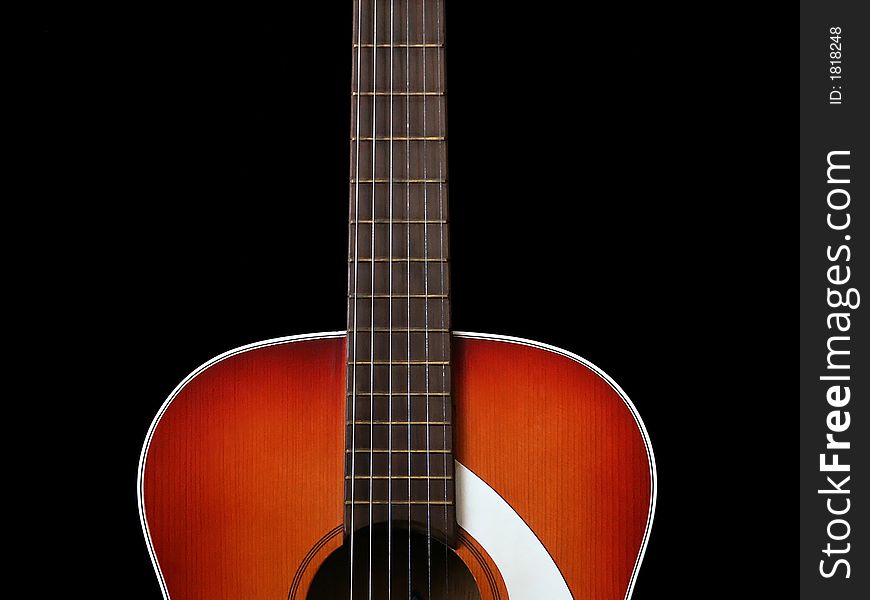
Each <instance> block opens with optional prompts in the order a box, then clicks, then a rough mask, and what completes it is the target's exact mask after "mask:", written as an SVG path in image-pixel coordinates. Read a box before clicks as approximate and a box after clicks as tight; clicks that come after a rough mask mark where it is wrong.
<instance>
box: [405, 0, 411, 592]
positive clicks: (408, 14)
mask: <svg viewBox="0 0 870 600" xmlns="http://www.w3.org/2000/svg"><path fill="white" fill-rule="evenodd" d="M410 43H411V3H410V2H408V3H406V5H405V92H406V93H410V91H411V69H410V64H411V46H410ZM408 98H410V96H405V174H406V176H407V177H406V178H407V179H408V180H409V181H410V180H411V103H410V102H408ZM405 216H406V217H407V219H408V220H410V219H411V184H410V183H407V184H405ZM405 232H406V246H405V248H406V252H405V254H406V258H407V259H408V260H407V262H406V263H405V285H406V288H407V296H408V297H407V299H406V309H407V313H406V319H407V321H406V324H407V325H408V333H407V344H408V347H407V350H408V353H407V356H408V361H410V360H411V327H410V325H411V226H410V225H408V226H407V227H406V228H405ZM405 374H406V377H407V383H408V401H407V402H408V406H407V408H408V413H407V416H408V501H409V502H410V500H411V367H410V366H408V367H407V368H406V369H405ZM411 593H412V589H411V504H408V599H409V600H410V598H411Z"/></svg>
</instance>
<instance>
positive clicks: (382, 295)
mask: <svg viewBox="0 0 870 600" xmlns="http://www.w3.org/2000/svg"><path fill="white" fill-rule="evenodd" d="M399 260H400V261H401V260H402V259H399ZM447 297H448V296H447V294H356V295H354V294H350V295H349V296H348V298H361V299H366V300H368V299H371V298H399V299H403V298H441V299H445V298H447Z"/></svg>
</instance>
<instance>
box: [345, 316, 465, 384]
mask: <svg viewBox="0 0 870 600" xmlns="http://www.w3.org/2000/svg"><path fill="white" fill-rule="evenodd" d="M356 331H358V332H372V331H375V332H391V333H447V332H448V331H450V330H449V329H437V328H435V327H375V328H371V327H357V328H356ZM351 333H353V332H351ZM421 393H422V392H421Z"/></svg>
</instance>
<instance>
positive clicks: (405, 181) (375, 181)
mask: <svg viewBox="0 0 870 600" xmlns="http://www.w3.org/2000/svg"><path fill="white" fill-rule="evenodd" d="M350 182H351V183H357V182H359V183H447V180H446V179H388V178H383V179H380V178H379V179H351V180H350Z"/></svg>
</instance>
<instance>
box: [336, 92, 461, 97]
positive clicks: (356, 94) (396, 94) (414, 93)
mask: <svg viewBox="0 0 870 600" xmlns="http://www.w3.org/2000/svg"><path fill="white" fill-rule="evenodd" d="M351 94H352V95H353V96H443V95H444V92H428V91H425V92H424V91H419V92H379V91H375V92H351Z"/></svg>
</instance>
